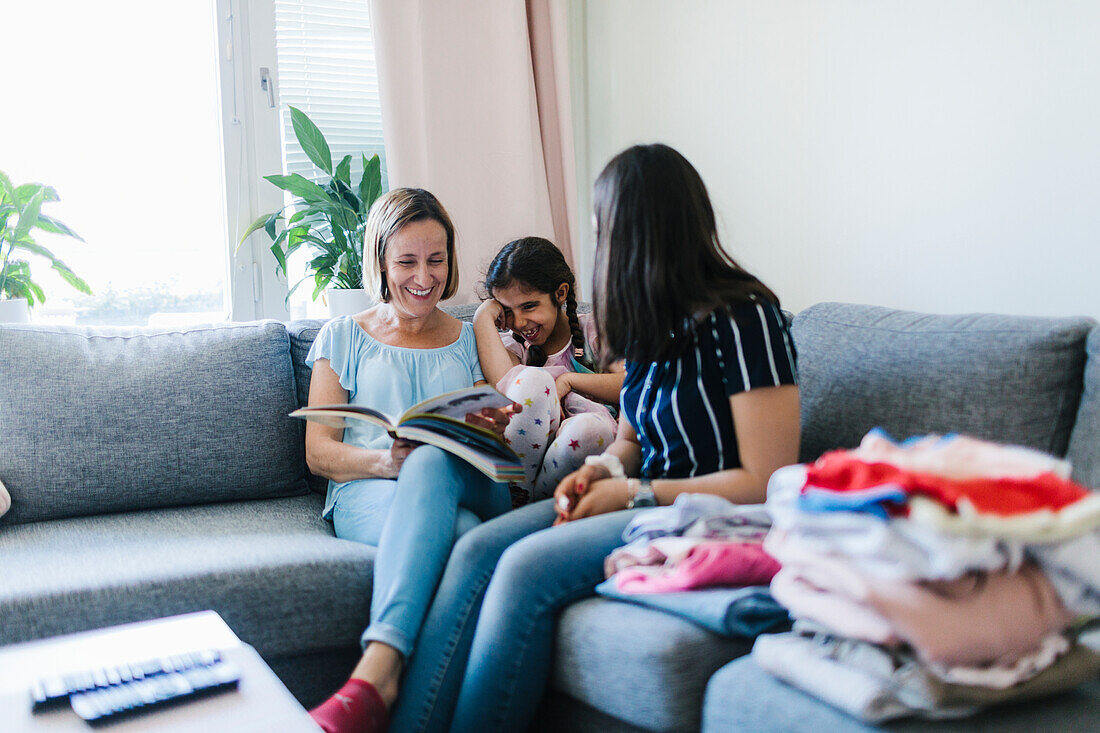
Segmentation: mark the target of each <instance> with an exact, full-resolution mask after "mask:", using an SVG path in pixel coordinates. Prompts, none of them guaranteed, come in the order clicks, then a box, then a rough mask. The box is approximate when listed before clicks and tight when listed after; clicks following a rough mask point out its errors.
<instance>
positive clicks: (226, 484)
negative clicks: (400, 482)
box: [0, 321, 305, 524]
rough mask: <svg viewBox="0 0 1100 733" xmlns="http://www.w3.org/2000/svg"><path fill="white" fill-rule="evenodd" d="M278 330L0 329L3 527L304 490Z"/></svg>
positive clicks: (289, 373) (267, 325)
mask: <svg viewBox="0 0 1100 733" xmlns="http://www.w3.org/2000/svg"><path fill="white" fill-rule="evenodd" d="M296 407H297V402H296V400H295V399H294V375H293V370H292V368H291V362H290V346H289V341H288V339H287V335H286V328H285V327H284V326H283V324H281V323H278V322H275V321H265V322H259V323H241V324H226V325H219V326H204V327H196V328H193V329H188V330H182V331H156V330H150V329H108V328H96V329H89V328H69V327H47V326H6V327H2V328H0V435H3V436H4V439H3V440H2V441H0V477H2V478H3V480H4V483H5V484H7V486H8V490H9V491H10V492H11V494H12V510H11V512H10V513H9V514H8V515H7V516H5V517H4V518H3V519H2V520H0V521H3V522H5V523H13V524H14V523H19V522H31V521H37V520H42V519H50V518H58V517H71V516H79V515H84V514H99V513H108V512H118V511H127V510H131V509H142V508H153V507H160V506H173V505H184V504H201V503H206V502H210V501H228V500H234V499H250V498H261V497H271V496H287V495H293V494H298V493H301V492H303V491H305V483H304V478H305V458H304V445H303V441H302V438H301V435H302V433H301V430H302V428H301V425H300V424H299V421H298V420H295V419H293V418H290V417H288V416H287V413H289V412H290V411H291V410H293V409H295V408H296Z"/></svg>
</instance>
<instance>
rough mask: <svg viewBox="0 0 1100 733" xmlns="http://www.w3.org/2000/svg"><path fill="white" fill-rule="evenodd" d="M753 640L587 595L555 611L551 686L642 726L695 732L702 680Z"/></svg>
mask: <svg viewBox="0 0 1100 733" xmlns="http://www.w3.org/2000/svg"><path fill="white" fill-rule="evenodd" d="M751 646H752V644H751V642H747V641H741V640H734V639H726V638H723V637H721V636H718V635H716V634H713V633H711V632H709V631H706V630H705V629H703V628H702V627H700V626H696V625H695V624H693V623H691V622H689V621H685V620H684V619H681V618H679V617H677V616H672V615H670V614H666V613H661V612H659V611H653V610H650V609H647V608H642V607H640V606H635V605H633V604H630V603H621V602H618V601H611V600H607V599H604V598H589V599H586V600H583V601H580V602H578V603H574V604H573V605H571V606H569V607H568V608H567V609H565V611H563V612H562V614H561V618H560V620H559V622H558V633H557V642H556V647H555V650H554V670H553V685H554V687H556V688H557V689H558V690H560V691H561V692H564V693H565V694H567V695H569V696H570V697H572V698H575V699H577V700H579V701H580V702H582V703H585V704H586V705H589V706H591V707H593V708H595V709H596V710H598V711H600V712H602V713H605V714H607V715H610V716H612V717H615V718H618V719H620V720H623V721H626V722H627V723H630V724H631V725H634V726H637V727H639V728H642V729H643V730H651V731H697V730H699V716H700V711H701V710H702V703H703V692H704V690H705V688H706V684H707V680H708V679H709V678H710V676H711V674H713V673H714V671H715V670H717V669H718V668H719V667H721V666H722V665H723V664H725V663H726V662H728V661H729V660H731V659H733V658H735V657H738V656H740V655H742V654H746V653H747V652H748V651H749V649H750V648H751Z"/></svg>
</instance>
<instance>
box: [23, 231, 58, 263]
mask: <svg viewBox="0 0 1100 733" xmlns="http://www.w3.org/2000/svg"><path fill="white" fill-rule="evenodd" d="M15 248H16V249H21V250H23V251H25V252H30V253H31V254H36V255H38V256H39V257H45V258H46V259H48V260H49V261H50V262H57V257H55V256H54V253H53V252H51V251H49V250H48V249H46V248H45V247H43V246H42V245H41V244H39V243H38V242H36V241H34V240H33V239H31V238H30V237H23V238H22V239H20V240H17V241H16V242H15Z"/></svg>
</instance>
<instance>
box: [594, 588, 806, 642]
mask: <svg viewBox="0 0 1100 733" xmlns="http://www.w3.org/2000/svg"><path fill="white" fill-rule="evenodd" d="M596 592H597V593H599V594H600V595H601V596H604V597H605V598H613V599H615V600H617V601H626V602H627V603H635V604H638V605H640V606H646V607H648V608H653V609H656V610H658V611H664V612H665V613H671V614H673V615H674V616H680V617H681V618H685V619H687V620H688V621H693V622H694V623H697V624H699V625H700V626H702V627H703V628H705V629H709V630H711V631H713V632H715V633H716V634H721V635H722V636H733V637H739V638H747V639H753V638H756V637H757V636H759V635H760V634H766V633H776V632H779V631H786V630H787V629H789V628H790V627H791V618H790V616H788V615H787V609H785V608H784V607H783V606H781V605H779V603H778V601H776V600H775V599H774V598H772V594H771V590H770V589H769V588H768V586H766V585H752V586H747V587H745V588H706V589H703V590H692V591H684V592H680V593H622V592H620V591H619V590H618V589H617V588H615V580H614V579H611V580H605V581H604V582H602V583H600V584H599V585H597V586H596Z"/></svg>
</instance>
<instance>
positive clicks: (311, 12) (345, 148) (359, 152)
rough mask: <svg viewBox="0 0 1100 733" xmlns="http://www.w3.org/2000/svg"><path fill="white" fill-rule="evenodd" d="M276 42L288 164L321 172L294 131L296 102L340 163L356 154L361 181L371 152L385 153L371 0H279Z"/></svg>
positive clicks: (293, 169)
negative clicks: (307, 155)
mask: <svg viewBox="0 0 1100 733" xmlns="http://www.w3.org/2000/svg"><path fill="white" fill-rule="evenodd" d="M275 49H276V54H277V58H278V82H279V101H280V102H281V105H280V106H281V112H282V138H283V146H282V147H283V171H284V172H285V173H287V174H291V173H299V174H301V175H303V176H305V177H306V178H310V179H316V178H318V177H319V176H321V175H322V174H321V173H320V172H319V171H318V170H317V169H316V168H315V167H314V166H313V164H312V163H311V162H310V160H309V158H308V157H306V154H305V153H304V152H303V151H302V149H301V147H299V145H298V141H297V140H296V139H295V137H294V128H293V126H292V125H291V122H290V109H289V107H290V106H294V107H297V108H298V109H300V110H302V111H303V112H305V113H306V114H307V115H308V116H309V118H310V119H311V120H313V122H314V123H315V124H316V125H317V127H319V128H320V129H321V132H322V133H324V135H325V139H326V140H328V143H329V147H330V148H331V150H332V164H333V166H335V165H336V164H337V163H339V162H340V160H341V159H342V158H343V157H344V156H345V155H351V156H352V164H351V170H352V181H353V182H356V183H357V182H358V180H359V176H360V175H361V174H362V170H363V158H362V156H363V155H364V154H365V155H366V156H367V158H368V159H369V158H370V157H371V156H372V155H374V154H375V153H377V154H378V156H379V157H380V158H381V159H382V187H383V190H385V189H386V188H388V181H387V176H386V161H385V158H386V155H385V149H384V147H383V143H382V110H381V105H380V103H379V97H378V71H377V69H376V67H375V63H374V41H373V39H372V37H371V26H370V13H369V8H368V2H367V0H275Z"/></svg>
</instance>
